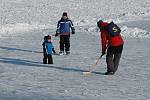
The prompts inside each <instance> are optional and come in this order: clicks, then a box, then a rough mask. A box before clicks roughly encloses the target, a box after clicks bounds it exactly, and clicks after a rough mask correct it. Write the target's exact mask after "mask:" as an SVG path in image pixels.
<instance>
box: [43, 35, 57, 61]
mask: <svg viewBox="0 0 150 100" xmlns="http://www.w3.org/2000/svg"><path fill="white" fill-rule="evenodd" d="M42 45H43V56H44V58H43V64H47V59H48V64H53V58H52V52H53V53H54V54H55V53H56V52H55V49H54V46H53V44H52V41H51V36H50V35H47V36H45V37H44V42H43V44H42Z"/></svg>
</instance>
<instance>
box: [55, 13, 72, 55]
mask: <svg viewBox="0 0 150 100" xmlns="http://www.w3.org/2000/svg"><path fill="white" fill-rule="evenodd" d="M70 33H72V34H75V28H74V26H73V23H72V21H71V20H70V19H69V18H68V15H67V12H64V13H63V15H62V18H61V19H60V20H59V21H58V24H57V30H56V34H55V36H58V35H59V36H60V55H63V54H64V51H65V52H66V54H70Z"/></svg>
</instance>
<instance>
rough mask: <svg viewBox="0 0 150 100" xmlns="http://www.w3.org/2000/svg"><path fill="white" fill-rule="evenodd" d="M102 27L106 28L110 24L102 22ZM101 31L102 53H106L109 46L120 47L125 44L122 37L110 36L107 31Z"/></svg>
mask: <svg viewBox="0 0 150 100" xmlns="http://www.w3.org/2000/svg"><path fill="white" fill-rule="evenodd" d="M100 24H101V25H100V26H101V27H106V26H107V25H108V23H106V22H102V23H100ZM100 31H101V42H102V51H103V52H104V51H106V48H107V46H120V45H123V44H124V41H123V38H122V36H121V35H119V36H115V37H112V36H108V35H107V31H106V30H100Z"/></svg>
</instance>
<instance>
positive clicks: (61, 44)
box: [60, 36, 65, 52]
mask: <svg viewBox="0 0 150 100" xmlns="http://www.w3.org/2000/svg"><path fill="white" fill-rule="evenodd" d="M64 39H65V38H64V36H60V52H64Z"/></svg>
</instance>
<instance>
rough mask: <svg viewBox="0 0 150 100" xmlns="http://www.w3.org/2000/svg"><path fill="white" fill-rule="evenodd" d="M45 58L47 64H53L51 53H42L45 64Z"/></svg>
mask: <svg viewBox="0 0 150 100" xmlns="http://www.w3.org/2000/svg"><path fill="white" fill-rule="evenodd" d="M47 60H48V64H53V58H52V55H51V54H44V58H43V64H47Z"/></svg>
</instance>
